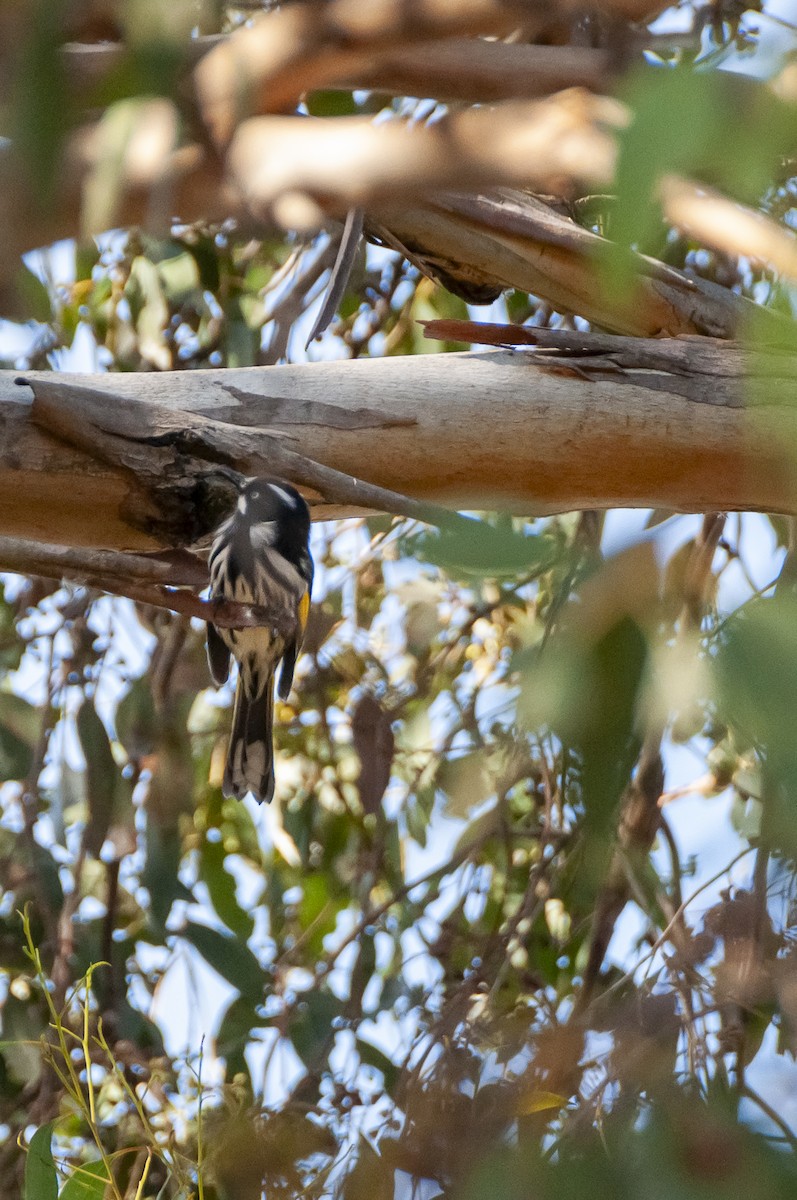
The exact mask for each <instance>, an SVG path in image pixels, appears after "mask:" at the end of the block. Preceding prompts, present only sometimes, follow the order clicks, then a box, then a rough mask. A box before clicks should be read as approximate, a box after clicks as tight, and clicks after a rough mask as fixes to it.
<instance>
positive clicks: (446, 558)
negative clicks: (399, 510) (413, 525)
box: [402, 520, 551, 580]
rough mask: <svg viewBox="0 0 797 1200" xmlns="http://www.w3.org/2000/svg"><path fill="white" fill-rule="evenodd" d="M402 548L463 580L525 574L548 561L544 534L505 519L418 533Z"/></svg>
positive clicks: (547, 545)
mask: <svg viewBox="0 0 797 1200" xmlns="http://www.w3.org/2000/svg"><path fill="white" fill-rule="evenodd" d="M402 550H403V551H404V552H405V553H408V554H411V555H412V556H413V557H415V558H420V559H423V560H424V561H425V562H429V563H433V564H434V565H435V566H438V567H442V568H443V569H444V570H446V571H447V572H448V573H449V574H451V575H454V576H455V577H463V578H465V579H466V580H470V579H472V578H474V577H475V578H479V579H485V578H486V579H496V578H500V577H503V576H516V575H519V574H526V573H530V572H531V571H533V570H538V569H542V568H543V567H544V566H547V565H548V564H549V563H550V561H551V546H550V542H549V541H548V539H547V538H544V537H541V536H538V535H536V534H526V533H519V532H517V531H515V530H514V529H513V528H512V527H511V525H507V524H506V523H500V524H492V523H490V522H488V521H476V520H474V521H472V522H471V523H470V527H468V528H464V529H462V530H459V529H458V530H457V531H456V532H455V533H454V532H452V531H450V530H447V529H446V530H443V531H441V532H436V533H429V532H426V531H424V532H423V533H419V534H417V535H416V536H415V537H412V538H407V539H406V540H405V541H404V543H403V545H402Z"/></svg>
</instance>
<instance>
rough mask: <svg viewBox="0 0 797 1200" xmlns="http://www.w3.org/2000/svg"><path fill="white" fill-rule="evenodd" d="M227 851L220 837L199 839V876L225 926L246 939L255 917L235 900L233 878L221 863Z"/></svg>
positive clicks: (252, 930) (252, 929) (249, 934)
mask: <svg viewBox="0 0 797 1200" xmlns="http://www.w3.org/2000/svg"><path fill="white" fill-rule="evenodd" d="M226 857H227V851H226V850H225V848H224V844H223V842H221V841H217V842H211V841H209V840H208V839H207V838H206V839H205V841H204V842H203V843H202V848H201V850H200V855H199V878H200V879H201V880H202V882H203V883H204V884H205V886H206V887H207V889H208V892H209V893H210V901H211V904H212V905H213V908H214V909H215V911H216V914H217V915H218V916H219V917H220V918H221V920H222V921H223V922H224V924H225V925H226V926H227V928H228V929H230V930H232V932H233V933H234V934H237V936H238V937H239V938H241V940H242V941H244V942H245V941H248V940H249V938H250V937H251V936H252V933H253V932H254V928H255V922H254V918H253V917H252V915H251V913H248V912H246V911H245V910H244V909H243V908H241V906H240V904H239V903H238V897H237V895H236V890H235V879H234V878H233V876H232V875H231V874H230V872H229V871H227V870H226V869H225V867H224V862H225V859H226Z"/></svg>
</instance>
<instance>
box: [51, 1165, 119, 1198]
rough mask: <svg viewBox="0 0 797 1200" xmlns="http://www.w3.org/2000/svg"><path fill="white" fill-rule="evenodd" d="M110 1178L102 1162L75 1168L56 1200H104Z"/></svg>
mask: <svg viewBox="0 0 797 1200" xmlns="http://www.w3.org/2000/svg"><path fill="white" fill-rule="evenodd" d="M109 1179H110V1176H109V1174H108V1168H107V1167H106V1165H105V1163H104V1162H102V1160H98V1161H97V1162H90V1163H84V1164H82V1165H81V1166H79V1167H75V1168H74V1170H73V1172H72V1174H71V1175H70V1176H69V1179H67V1181H66V1183H65V1184H64V1186H63V1187H62V1189H61V1193H60V1195H59V1197H58V1200H104V1196H105V1191H106V1188H105V1185H106V1184H107V1183H108V1181H109Z"/></svg>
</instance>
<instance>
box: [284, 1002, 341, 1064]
mask: <svg viewBox="0 0 797 1200" xmlns="http://www.w3.org/2000/svg"><path fill="white" fill-rule="evenodd" d="M342 1011H343V1002H342V1001H341V1000H338V998H337V996H333V995H332V993H331V992H326V991H312V992H305V993H304V995H303V996H302V998H301V1000H300V1001H299V1003H298V1005H297V1008H296V1016H295V1017H294V1019H293V1020H292V1021H291V1026H290V1030H289V1034H290V1039H291V1042H292V1043H293V1048H294V1050H295V1051H296V1053H297V1054H298V1055H299V1058H300V1059H301V1060H302V1062H303V1063H305V1065H306V1066H308V1067H317V1066H319V1065H320V1064H319V1063H318V1061H317V1060H318V1059H319V1057H320V1055H321V1054H322V1053H323V1052H324V1051H325V1050H327V1047H328V1048H329V1049H331V1048H332V1036H331V1035H332V1022H333V1021H334V1020H335V1018H336V1017H339V1016H340V1014H341V1012H342Z"/></svg>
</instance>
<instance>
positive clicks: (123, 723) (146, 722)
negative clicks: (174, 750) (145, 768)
mask: <svg viewBox="0 0 797 1200" xmlns="http://www.w3.org/2000/svg"><path fill="white" fill-rule="evenodd" d="M114 724H115V725H116V734H117V737H118V738H119V741H120V742H121V743H122V745H123V746H124V748H125V751H126V753H127V756H128V758H129V759H130V760H131V761H132V762H137V761H138V760H139V759H141V758H144V756H145V755H147V754H151V753H152V751H153V750H154V749H155V745H156V742H157V736H158V719H157V715H156V713H155V702H154V700H153V699H152V686H151V684H150V681H149V680H148V679H146V678H145V677H143V676H142V677H141V678H140V679H134V680H133V683H132V684H131V686H130V690H129V691H128V692H127V693H126V695H124V696H123V697H122V699H121V700H120V701H119V706H118V708H117V710H116V716H115V718H114Z"/></svg>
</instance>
